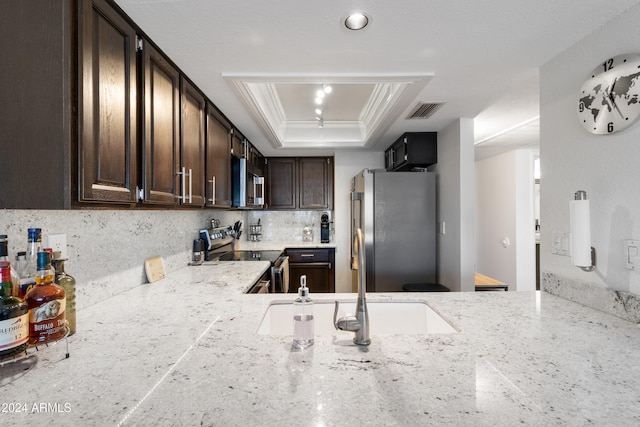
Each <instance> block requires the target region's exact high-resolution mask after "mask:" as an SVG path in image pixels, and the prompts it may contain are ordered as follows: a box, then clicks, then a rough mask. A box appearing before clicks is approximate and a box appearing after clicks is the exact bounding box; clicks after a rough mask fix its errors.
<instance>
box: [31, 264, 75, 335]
mask: <svg viewBox="0 0 640 427" xmlns="http://www.w3.org/2000/svg"><path fill="white" fill-rule="evenodd" d="M54 276H55V272H54V270H53V268H52V267H51V259H50V257H49V252H38V264H37V271H36V286H35V287H33V288H32V289H31V290H30V291H29V292H28V293H27V295H26V298H25V299H26V300H27V304H28V305H29V344H43V343H46V342H50V341H55V340H58V339H60V338H62V337H64V335H65V333H66V328H65V306H66V300H65V294H64V289H62V288H61V287H60V286H58V285H56V284H55V283H54V281H53V279H54Z"/></svg>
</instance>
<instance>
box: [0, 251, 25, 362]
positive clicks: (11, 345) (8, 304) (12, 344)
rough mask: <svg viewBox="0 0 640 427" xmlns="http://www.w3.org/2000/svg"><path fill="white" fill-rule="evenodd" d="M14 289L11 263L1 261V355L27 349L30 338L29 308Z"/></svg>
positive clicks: (9, 354) (8, 354)
mask: <svg viewBox="0 0 640 427" xmlns="http://www.w3.org/2000/svg"><path fill="white" fill-rule="evenodd" d="M12 291H13V289H12V283H11V267H10V264H9V262H4V261H3V262H0V357H5V356H11V355H14V354H17V353H21V352H22V351H24V350H26V347H27V339H28V338H29V308H28V307H27V303H26V302H24V301H23V300H22V299H20V298H16V297H14V296H12V295H11V293H12Z"/></svg>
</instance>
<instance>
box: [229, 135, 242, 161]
mask: <svg viewBox="0 0 640 427" xmlns="http://www.w3.org/2000/svg"><path fill="white" fill-rule="evenodd" d="M231 154H232V155H233V156H234V157H237V158H238V159H242V158H244V137H243V136H242V134H240V132H238V131H237V130H236V129H232V131H231Z"/></svg>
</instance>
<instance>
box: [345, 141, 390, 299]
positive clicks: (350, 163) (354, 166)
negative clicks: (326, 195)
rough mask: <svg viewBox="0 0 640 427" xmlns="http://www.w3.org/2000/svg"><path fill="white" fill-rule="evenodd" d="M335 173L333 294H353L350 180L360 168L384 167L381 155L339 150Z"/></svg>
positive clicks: (379, 153) (382, 155)
mask: <svg viewBox="0 0 640 427" xmlns="http://www.w3.org/2000/svg"><path fill="white" fill-rule="evenodd" d="M334 165H335V170H334V203H335V208H334V228H335V234H334V239H335V240H334V241H335V243H336V245H337V248H336V292H352V291H353V285H352V283H351V282H352V280H351V278H352V277H351V276H352V274H351V265H350V260H351V255H350V251H351V227H350V221H351V196H350V193H351V178H353V177H354V176H355V175H356V174H357V173H358V172H360V171H361V170H362V169H365V168H368V169H378V168H384V153H382V152H377V153H363V152H355V151H338V152H336V154H335V164H334Z"/></svg>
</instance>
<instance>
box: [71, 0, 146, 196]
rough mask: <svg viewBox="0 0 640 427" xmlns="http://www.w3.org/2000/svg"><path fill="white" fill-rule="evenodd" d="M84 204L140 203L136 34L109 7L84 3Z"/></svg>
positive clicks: (81, 65)
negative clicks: (138, 191) (137, 150)
mask: <svg viewBox="0 0 640 427" xmlns="http://www.w3.org/2000/svg"><path fill="white" fill-rule="evenodd" d="M78 46H79V49H80V53H79V59H78V67H79V68H80V71H79V77H80V78H79V89H78V96H79V103H78V104H79V105H78V117H79V120H78V126H79V131H78V132H79V149H78V157H79V160H78V164H79V200H80V201H89V202H105V203H110V202H116V203H135V202H136V199H137V194H136V193H137V191H136V185H137V179H136V173H137V172H136V171H137V169H136V165H137V158H136V147H137V131H136V125H137V101H136V95H137V92H136V72H137V68H136V67H137V65H136V56H137V54H136V30H135V29H134V27H133V26H132V25H130V24H129V23H128V22H127V21H126V20H125V19H124V18H122V17H121V16H120V15H119V14H118V13H117V12H116V11H115V10H114V9H113V8H112V7H111V6H110V5H109V4H108V3H107V2H106V1H104V0H93V1H92V2H85V1H81V2H79V31H78Z"/></svg>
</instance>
